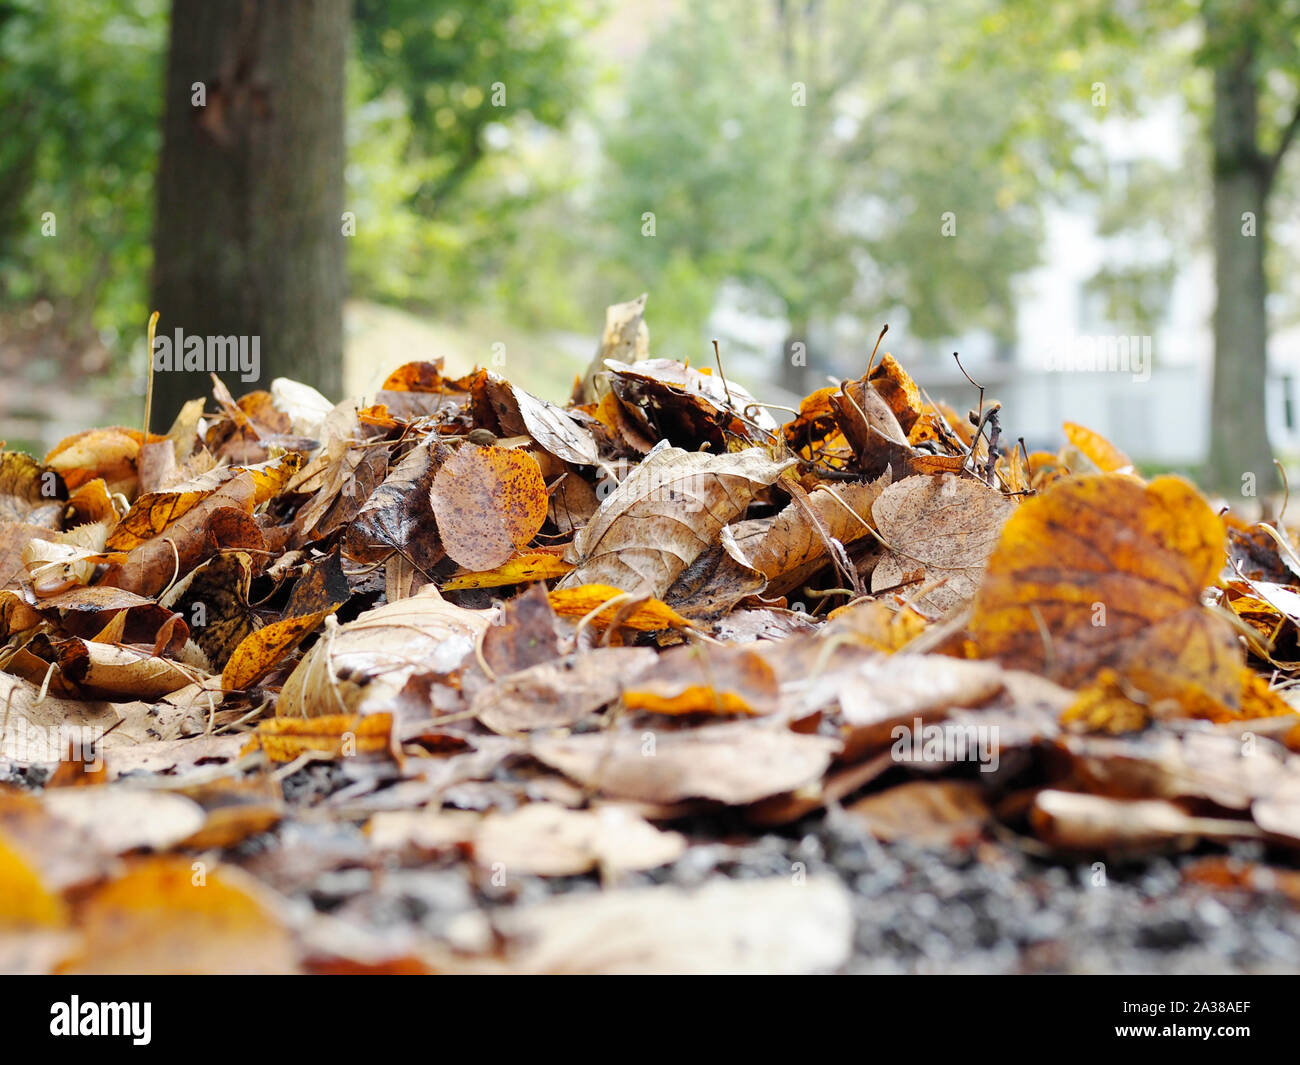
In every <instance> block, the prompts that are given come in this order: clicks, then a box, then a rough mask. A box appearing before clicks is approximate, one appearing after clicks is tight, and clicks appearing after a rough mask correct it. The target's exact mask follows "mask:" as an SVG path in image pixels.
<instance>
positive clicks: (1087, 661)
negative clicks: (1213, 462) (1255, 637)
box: [970, 474, 1242, 710]
mask: <svg viewBox="0 0 1300 1065" xmlns="http://www.w3.org/2000/svg"><path fill="white" fill-rule="evenodd" d="M1223 545H1224V531H1223V522H1222V521H1220V520H1219V518H1218V517H1216V516H1215V514H1214V511H1213V510H1211V509H1210V507H1209V504H1207V503H1206V502H1205V500H1204V499H1203V498H1201V496H1200V495H1199V494H1198V493H1197V491H1196V489H1195V488H1193V487H1192V486H1191V485H1190V484H1188V483H1187V482H1186V481H1184V480H1182V479H1181V478H1178V477H1159V478H1157V479H1156V480H1154V481H1152V482H1151V483H1150V484H1149V485H1143V484H1142V482H1141V481H1139V480H1137V479H1136V478H1133V477H1128V476H1124V475H1119V474H1099V475H1090V476H1084V477H1068V478H1062V479H1060V480H1058V481H1055V482H1054V483H1053V484H1051V485H1050V486H1049V487H1048V488H1047V490H1046V491H1045V492H1043V494H1042V495H1039V496H1036V497H1034V498H1032V499H1029V500H1027V501H1026V502H1025V503H1023V504H1022V505H1021V506H1020V507H1019V508H1018V509H1017V510H1016V512H1015V514H1013V515H1012V517H1011V519H1010V520H1009V521H1008V522H1007V524H1006V525H1005V527H1004V528H1003V530H1002V537H1001V539H1000V541H999V543H998V546H997V547H996V549H995V550H994V552H993V555H992V557H991V558H990V559H989V563H988V571H987V574H986V576H985V579H984V582H983V584H982V585H981V586H980V589H979V592H978V593H977V595H976V597H975V601H974V606H973V614H972V617H971V623H970V630H971V634H972V636H973V638H974V640H975V643H976V645H977V647H978V648H979V650H980V652H981V653H982V654H983V655H985V656H987V657H996V658H998V659H1000V660H1001V661H1002V662H1003V663H1004V664H1005V665H1009V666H1014V667H1017V668H1021V669H1028V670H1032V671H1035V672H1038V673H1041V674H1043V675H1044V676H1047V677H1048V678H1049V679H1051V680H1054V681H1057V682H1058V683H1061V684H1065V685H1067V686H1070V687H1081V686H1083V685H1086V684H1087V683H1088V682H1089V681H1091V680H1092V679H1094V678H1095V677H1097V676H1098V674H1099V673H1100V671H1101V670H1102V669H1105V668H1110V669H1113V670H1114V671H1115V673H1116V675H1117V676H1118V677H1120V678H1121V679H1122V680H1124V681H1125V682H1126V683H1127V684H1128V685H1130V686H1131V687H1133V688H1136V689H1137V690H1138V691H1140V692H1143V693H1144V694H1145V695H1146V696H1148V697H1151V698H1162V697H1174V698H1177V699H1178V700H1179V701H1180V702H1181V703H1182V704H1183V705H1184V707H1185V708H1187V709H1189V710H1190V709H1192V708H1193V707H1194V706H1195V705H1196V704H1197V703H1198V702H1200V701H1202V700H1203V699H1204V698H1206V697H1208V698H1210V699H1213V700H1216V701H1218V702H1220V703H1222V704H1224V705H1226V706H1227V707H1229V708H1236V707H1237V706H1239V705H1240V689H1241V679H1240V675H1239V668H1240V666H1241V664H1242V654H1241V650H1240V647H1239V646H1238V643H1237V638H1236V636H1235V634H1234V632H1233V629H1232V628H1231V626H1229V625H1228V624H1227V623H1226V622H1225V621H1224V620H1223V619H1221V618H1220V617H1219V616H1217V615H1216V614H1214V613H1212V612H1211V611H1210V610H1208V609H1207V608H1206V607H1204V606H1203V605H1202V604H1201V593H1202V591H1203V590H1204V589H1205V588H1206V587H1208V586H1209V585H1211V584H1213V583H1214V582H1215V580H1216V579H1217V577H1218V575H1219V571H1220V570H1221V569H1222V567H1223V564H1224V546H1223Z"/></svg>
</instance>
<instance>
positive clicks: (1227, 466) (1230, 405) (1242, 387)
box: [1205, 49, 1277, 499]
mask: <svg viewBox="0 0 1300 1065" xmlns="http://www.w3.org/2000/svg"><path fill="white" fill-rule="evenodd" d="M1253 65H1254V64H1253V53H1252V52H1251V51H1250V50H1249V49H1243V50H1242V52H1241V53H1239V54H1238V55H1236V56H1235V57H1232V58H1231V59H1227V60H1225V61H1224V62H1223V63H1221V64H1220V65H1219V66H1218V67H1217V68H1216V70H1215V75H1214V116H1213V119H1212V131H1211V132H1212V146H1213V152H1214V156H1213V158H1214V163H1213V165H1214V175H1213V176H1214V277H1215V287H1216V289H1217V298H1218V302H1217V304H1216V307H1215V311H1214V394H1213V400H1212V403H1211V414H1210V454H1209V457H1208V459H1207V462H1206V469H1205V475H1206V482H1207V484H1208V487H1210V488H1212V489H1215V490H1216V491H1219V492H1222V493H1223V494H1224V495H1225V496H1227V497H1228V498H1229V499H1233V498H1236V499H1240V498H1241V497H1242V495H1243V494H1245V495H1248V496H1249V495H1252V494H1255V493H1258V494H1259V495H1260V496H1263V495H1264V494H1265V493H1267V492H1270V491H1273V490H1275V488H1276V486H1277V473H1276V470H1275V469H1274V467H1273V452H1272V449H1271V448H1270V446H1269V441H1268V423H1267V418H1266V414H1267V408H1266V400H1265V385H1266V382H1267V379H1268V320H1267V317H1266V313H1265V308H1264V300H1265V296H1266V295H1267V291H1268V289H1267V283H1266V280H1265V277H1264V249H1265V243H1264V242H1265V222H1266V218H1265V209H1266V207H1267V201H1268V191H1269V183H1270V168H1269V165H1268V160H1267V158H1266V157H1265V156H1264V155H1263V154H1262V153H1261V152H1260V150H1259V145H1258V140H1257V136H1258V114H1257V111H1258V106H1257V105H1258V90H1257V86H1256V83H1255V73H1254V69H1253ZM1252 220H1253V228H1252V227H1251V225H1250V223H1251V221H1252Z"/></svg>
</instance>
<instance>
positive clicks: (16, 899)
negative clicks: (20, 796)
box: [0, 835, 67, 930]
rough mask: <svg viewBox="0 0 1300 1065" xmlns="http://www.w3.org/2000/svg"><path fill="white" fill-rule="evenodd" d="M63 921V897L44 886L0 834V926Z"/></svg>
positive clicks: (51, 925) (64, 909)
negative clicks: (53, 893)
mask: <svg viewBox="0 0 1300 1065" xmlns="http://www.w3.org/2000/svg"><path fill="white" fill-rule="evenodd" d="M66 921H67V911H66V907H65V906H64V904H63V900H62V899H60V898H59V897H58V896H57V895H52V894H51V893H50V892H49V891H47V890H46V889H45V885H44V884H42V883H41V878H40V877H39V876H38V875H37V873H36V871H35V870H34V869H33V868H32V867H31V866H30V865H29V864H28V863H27V861H26V860H25V859H24V858H23V857H22V855H21V854H19V852H18V851H17V850H15V849H14V847H13V846H12V845H11V844H10V842H9V840H7V839H6V838H5V837H4V836H3V835H0V929H6V930H8V929H13V928H26V927H31V926H33V925H38V926H45V927H57V926H60V925H63V924H65V923H66Z"/></svg>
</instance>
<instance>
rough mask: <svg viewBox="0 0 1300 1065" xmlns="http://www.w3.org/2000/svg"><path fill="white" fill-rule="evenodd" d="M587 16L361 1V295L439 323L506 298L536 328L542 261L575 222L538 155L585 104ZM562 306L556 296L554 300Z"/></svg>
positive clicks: (548, 5) (563, 173)
mask: <svg viewBox="0 0 1300 1065" xmlns="http://www.w3.org/2000/svg"><path fill="white" fill-rule="evenodd" d="M589 6H590V5H587V4H583V3H580V2H578V0H545V2H540V3H520V2H519V0H482V2H478V3H475V4H471V5H466V4H463V3H455V2H452V0H433V2H427V0H392V2H389V0H358V3H357V4H356V6H355V20H356V21H355V29H356V44H357V47H356V58H355V60H354V62H353V63H352V64H351V67H350V71H349V85H350V88H349V92H350V97H351V99H350V104H351V106H350V109H349V110H350V114H349V123H350V154H351V157H352V160H353V163H352V165H351V166H350V167H349V171H348V195H349V209H351V210H354V211H355V212H356V214H357V219H358V228H357V237H356V240H355V241H354V242H353V243H352V246H351V249H352V259H351V270H352V274H353V277H354V279H355V289H356V291H358V292H359V293H361V294H364V295H368V296H371V297H373V298H378V299H382V300H387V301H392V302H401V303H405V304H408V305H413V306H417V307H423V308H427V309H431V310H434V311H436V312H438V313H441V314H448V313H453V314H454V313H456V312H457V311H459V310H460V309H462V308H463V307H464V306H465V305H466V304H469V303H483V302H493V301H495V300H496V298H497V297H498V295H502V296H505V297H506V298H503V299H501V303H502V305H508V306H512V307H513V308H514V310H513V312H512V313H516V314H517V315H519V316H522V317H528V316H529V305H530V300H529V298H528V296H529V293H530V292H532V291H533V290H535V289H536V287H537V285H536V277H535V276H534V275H535V270H534V271H530V269H529V264H530V262H531V261H532V259H531V256H529V252H530V251H532V252H536V251H537V244H538V242H539V240H540V241H541V242H543V243H544V242H545V241H546V240H547V237H548V233H550V232H553V231H554V227H555V226H556V225H557V224H560V223H561V222H562V221H563V220H562V218H561V217H559V215H561V214H562V212H563V206H562V204H560V202H559V201H560V200H561V198H562V196H563V194H564V192H565V190H566V188H568V187H569V186H570V185H571V184H572V181H573V175H572V173H571V172H570V171H568V170H567V169H566V168H565V167H564V165H563V160H562V159H559V158H556V157H555V156H554V155H552V154H548V153H547V152H546V151H545V150H544V149H543V148H542V147H539V142H542V143H543V144H544V143H545V141H546V138H545V137H544V136H543V135H542V131H544V130H547V129H553V128H555V127H558V126H560V125H561V124H562V123H563V122H564V120H565V118H566V117H567V116H568V115H569V113H570V112H571V110H572V109H573V108H574V107H575V106H576V105H577V104H578V102H579V101H580V99H581V98H582V93H583V91H584V84H585V83H584V81H583V75H582V72H583V70H584V69H586V68H585V65H584V64H583V63H581V62H580V61H579V60H578V58H577V52H576V49H577V44H576V42H577V41H578V39H579V38H580V37H581V35H582V33H583V31H584V30H585V29H586V28H587V27H588V25H589V24H590V12H589ZM502 286H506V287H508V288H509V289H510V292H509V293H508V294H507V293H501V292H500V289H501V288H502ZM553 295H554V293H551V292H550V291H549V288H548V293H547V298H546V299H544V300H543V301H542V302H543V303H545V304H548V305H549V304H550V303H551V302H552V300H551V298H550V297H551V296H553ZM570 298H571V297H570ZM533 306H534V309H535V310H536V309H537V308H538V304H536V303H534V304H533ZM546 316H547V317H550V318H551V320H552V322H554V321H555V320H558V319H559V318H563V313H562V311H560V309H559V308H552V309H551V310H549V311H547V312H546Z"/></svg>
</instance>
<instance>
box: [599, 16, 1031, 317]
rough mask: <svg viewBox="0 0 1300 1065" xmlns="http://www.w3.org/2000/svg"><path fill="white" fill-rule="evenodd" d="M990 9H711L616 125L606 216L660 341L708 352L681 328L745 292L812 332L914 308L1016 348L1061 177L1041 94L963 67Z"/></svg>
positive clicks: (652, 54)
mask: <svg viewBox="0 0 1300 1065" xmlns="http://www.w3.org/2000/svg"><path fill="white" fill-rule="evenodd" d="M990 6H991V5H990V4H989V3H985V2H981V0H956V2H951V0H950V2H946V3H923V4H914V5H897V4H893V3H883V2H882V3H877V4H864V3H862V2H860V0H853V2H849V0H840V2H833V0H832V2H824V3H807V4H799V3H791V4H788V5H781V6H780V7H779V8H777V7H774V8H767V7H763V8H762V9H759V8H758V7H756V6H754V5H749V4H745V3H742V2H739V0H734V2H726V0H724V2H719V3H715V4H709V5H693V6H691V7H690V8H689V9H688V10H687V11H686V12H685V13H683V14H682V15H681V16H680V18H679V19H678V21H676V22H675V23H674V24H672V25H670V26H668V27H667V28H666V29H665V30H664V31H663V32H662V33H661V34H660V35H659V36H658V38H657V39H656V40H655V41H654V43H653V44H652V46H651V47H650V48H649V49H648V51H647V52H646V54H645V55H644V57H643V58H642V59H641V61H640V63H639V64H638V65H637V67H636V68H635V69H634V70H633V71H632V72H631V75H630V77H629V79H628V85H629V89H628V97H627V104H626V109H625V111H622V112H618V113H616V114H614V115H613V116H612V117H611V118H610V119H609V122H608V128H607V133H606V139H607V157H608V163H609V165H608V168H607V171H606V173H605V174H604V175H603V178H602V181H601V187H602V189H603V190H604V195H603V196H602V199H601V209H602V213H603V215H604V217H605V219H606V220H607V222H608V224H609V226H610V227H611V231H612V233H613V234H614V248H613V253H614V256H615V259H616V262H617V264H618V270H617V272H616V273H615V274H613V275H611V276H613V277H617V279H618V281H619V284H620V288H619V294H620V295H621V296H622V297H623V298H626V294H628V293H631V292H634V291H639V290H640V289H641V288H649V289H650V290H651V291H652V292H654V293H655V306H654V322H655V325H656V327H657V328H659V329H662V328H663V327H664V325H665V322H667V328H668V331H669V335H670V336H672V337H673V339H674V341H677V342H698V332H696V334H695V335H694V337H693V338H691V339H690V340H689V341H688V339H687V338H686V337H684V336H678V332H679V331H680V330H685V329H688V328H690V323H691V322H692V320H693V326H694V329H695V330H696V331H698V329H699V327H700V325H701V322H700V319H699V318H698V317H693V316H696V315H697V314H698V308H699V307H700V306H701V305H704V306H707V305H708V303H709V302H710V301H711V298H712V295H713V293H714V292H715V291H716V290H717V287H718V285H719V284H720V283H721V282H723V281H725V280H734V281H739V282H741V283H742V284H743V285H744V286H746V288H747V289H748V290H750V291H752V292H753V293H754V294H755V296H756V297H757V298H760V299H763V298H766V299H767V300H768V301H775V304H776V309H777V312H778V313H784V314H785V315H786V316H787V318H788V319H789V320H790V322H791V323H792V325H793V327H794V328H796V329H799V328H801V327H806V326H807V325H808V323H809V322H810V321H813V320H818V319H820V320H822V321H826V320H828V319H830V318H831V317H833V316H834V315H836V314H839V313H841V312H845V313H856V314H857V315H859V316H860V317H862V318H863V319H866V320H875V321H879V320H880V316H881V315H883V314H885V313H887V312H889V311H891V310H897V309H898V308H899V307H904V308H906V313H907V315H908V323H907V329H908V330H909V331H910V332H911V333H913V334H915V335H920V336H923V337H939V336H946V335H952V334H955V333H959V332H962V331H965V330H966V329H970V328H972V327H975V326H986V327H988V328H990V329H992V330H994V331H995V332H999V333H1006V332H1008V331H1009V330H1010V327H1011V322H1012V292H1011V284H1010V283H1011V278H1012V277H1013V276H1014V275H1015V274H1016V273H1018V272H1020V271H1022V270H1024V269H1026V268H1028V267H1029V266H1031V265H1033V263H1034V260H1035V252H1036V246H1037V241H1038V237H1039V227H1040V218H1039V212H1038V202H1039V199H1040V197H1041V194H1042V191H1043V183H1044V179H1043V176H1042V175H1043V173H1044V170H1043V168H1042V167H1040V166H1039V165H1038V160H1037V159H1036V158H1035V157H1034V156H1032V155H1031V154H1030V152H1031V151H1032V146H1031V147H1030V148H1028V149H1027V148H1026V146H1025V138H1024V137H1023V136H1022V133H1023V131H1022V130H1021V129H1020V128H1018V126H1017V123H1018V122H1019V121H1020V119H1021V117H1022V109H1021V108H1020V107H1018V106H1016V103H1015V101H1016V98H1017V95H1018V94H1021V93H1024V92H1025V91H1026V88H1027V86H1026V84H1025V79H1024V78H1023V77H1021V78H1019V79H1014V78H1012V77H1010V76H1008V75H1004V74H1003V73H1002V72H1001V71H1000V70H999V69H998V68H996V67H987V68H982V69H962V64H963V62H967V61H969V55H970V44H971V37H972V34H973V27H975V26H977V25H978V20H977V19H976V18H975V17H974V16H977V15H978V14H979V13H980V12H986V11H988V10H989V9H990ZM780 12H784V13H785V18H782V17H781V16H780V14H779V13H780ZM645 212H653V214H654V216H655V217H654V223H655V236H653V237H648V236H645V235H644V233H643V214H644V213H645ZM947 212H951V215H952V216H953V220H954V222H955V225H956V235H955V236H948V235H945V234H944V231H943V229H944V226H943V223H944V216H945V213H947ZM684 262H689V263H690V264H692V268H691V269H690V270H683V268H682V265H681V264H682V263H684ZM670 277H671V278H672V279H673V282H676V284H674V283H669V278H670ZM682 282H686V283H687V284H689V285H691V286H700V287H701V288H702V289H703V291H704V295H702V294H701V292H700V291H694V290H691V291H688V290H687V289H686V288H683V287H681V283H682Z"/></svg>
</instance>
